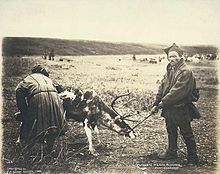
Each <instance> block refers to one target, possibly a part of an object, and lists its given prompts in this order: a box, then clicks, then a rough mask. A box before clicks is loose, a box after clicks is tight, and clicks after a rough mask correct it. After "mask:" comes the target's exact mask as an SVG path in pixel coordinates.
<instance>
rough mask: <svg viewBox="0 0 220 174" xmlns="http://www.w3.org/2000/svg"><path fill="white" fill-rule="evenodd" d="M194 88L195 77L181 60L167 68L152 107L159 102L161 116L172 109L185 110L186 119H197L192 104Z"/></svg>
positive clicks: (197, 114) (195, 109)
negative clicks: (180, 108) (161, 105)
mask: <svg viewBox="0 0 220 174" xmlns="http://www.w3.org/2000/svg"><path fill="white" fill-rule="evenodd" d="M195 88H196V82H195V77H194V75H193V73H192V71H191V70H190V69H189V68H188V67H187V66H186V64H185V62H184V61H183V60H180V62H179V63H178V64H177V65H176V67H174V68H173V67H171V65H170V64H168V66H167V72H166V74H165V76H164V78H163V80H162V83H161V85H160V86H159V89H158V93H157V95H156V100H155V103H154V105H155V106H157V105H158V104H159V103H160V101H162V102H163V105H164V107H163V110H162V116H164V117H166V115H168V113H169V110H170V109H172V108H178V107H184V108H186V109H187V110H188V111H187V113H188V114H187V115H188V116H186V118H189V120H192V119H193V118H199V117H200V114H199V112H198V110H197V108H196V107H195V105H194V104H193V103H192V102H193V95H192V91H193V90H194V89H195Z"/></svg>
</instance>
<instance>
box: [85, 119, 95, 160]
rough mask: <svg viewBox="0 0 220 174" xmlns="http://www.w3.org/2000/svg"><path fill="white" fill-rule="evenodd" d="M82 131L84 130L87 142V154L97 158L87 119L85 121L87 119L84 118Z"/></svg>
mask: <svg viewBox="0 0 220 174" xmlns="http://www.w3.org/2000/svg"><path fill="white" fill-rule="evenodd" d="M84 129H85V132H86V136H87V138H88V142H89V152H90V153H91V154H92V155H95V156H97V153H96V152H95V149H94V147H93V144H92V131H91V129H90V128H89V127H88V119H87V118H86V119H85V121H84Z"/></svg>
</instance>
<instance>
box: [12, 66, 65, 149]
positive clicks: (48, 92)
mask: <svg viewBox="0 0 220 174" xmlns="http://www.w3.org/2000/svg"><path fill="white" fill-rule="evenodd" d="M16 102H17V107H18V109H19V111H20V113H21V114H20V116H19V114H18V116H19V120H20V121H22V125H21V128H20V141H21V142H23V143H24V144H26V145H27V144H29V143H33V142H39V143H43V142H44V141H46V144H47V152H48V153H50V152H51V151H52V149H53V145H54V142H55V139H56V137H58V136H59V135H62V134H63V133H64V131H65V124H66V121H65V117H64V110H63V106H62V103H61V101H60V98H59V96H58V93H57V90H56V88H55V87H54V86H53V82H52V80H51V79H50V78H49V74H48V72H47V71H46V69H45V68H43V67H42V66H41V65H38V66H35V67H34V68H33V69H32V74H31V75H28V76H27V77H26V78H25V79H24V80H23V81H21V82H20V83H19V84H18V85H17V87H16Z"/></svg>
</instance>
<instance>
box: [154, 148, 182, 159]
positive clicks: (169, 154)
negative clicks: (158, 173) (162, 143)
mask: <svg viewBox="0 0 220 174" xmlns="http://www.w3.org/2000/svg"><path fill="white" fill-rule="evenodd" d="M158 158H159V159H161V160H170V159H176V158H178V155H177V150H170V149H168V150H167V151H166V152H165V153H163V154H159V155H158Z"/></svg>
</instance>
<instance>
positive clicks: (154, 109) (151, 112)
mask: <svg viewBox="0 0 220 174" xmlns="http://www.w3.org/2000/svg"><path fill="white" fill-rule="evenodd" d="M158 110H159V109H158V106H153V107H152V108H151V111H150V114H155V113H157V112H158Z"/></svg>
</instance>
